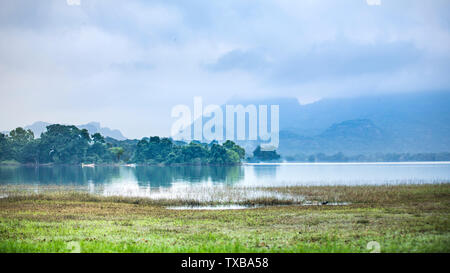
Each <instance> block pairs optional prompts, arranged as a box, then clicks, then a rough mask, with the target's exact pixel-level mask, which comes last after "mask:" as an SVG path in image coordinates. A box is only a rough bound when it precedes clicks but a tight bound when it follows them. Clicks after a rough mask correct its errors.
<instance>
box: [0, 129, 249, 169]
mask: <svg viewBox="0 0 450 273" xmlns="http://www.w3.org/2000/svg"><path fill="white" fill-rule="evenodd" d="M244 157H245V150H244V149H243V148H241V147H240V146H238V145H236V144H235V143H234V142H232V141H226V142H224V143H223V144H219V143H218V142H215V141H213V142H211V143H209V144H206V143H200V142H196V141H192V142H190V143H185V142H181V141H173V140H172V139H170V138H160V137H157V136H154V137H150V138H147V137H146V138H143V139H141V140H139V141H138V140H123V141H119V140H115V139H112V138H105V137H103V136H102V135H101V134H99V133H95V134H93V135H90V134H89V132H88V131H87V130H86V129H79V128H77V127H76V126H68V125H59V124H54V125H49V126H47V130H46V131H45V132H44V133H42V134H41V136H40V138H35V137H34V134H33V132H32V131H31V130H24V129H23V128H20V127H19V128H16V129H14V130H12V131H11V132H10V133H9V135H5V134H0V161H2V162H19V163H25V164H26V163H32V164H45V163H56V164H79V163H100V164H101V163H104V164H108V163H119V162H125V163H141V164H196V165H197V164H198V165H206V164H217V165H229V164H238V163H240V162H241V161H242V160H243V159H244Z"/></svg>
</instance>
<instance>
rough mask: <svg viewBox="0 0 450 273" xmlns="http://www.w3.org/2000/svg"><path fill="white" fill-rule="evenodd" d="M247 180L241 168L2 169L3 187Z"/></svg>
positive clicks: (170, 183)
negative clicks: (12, 185)
mask: <svg viewBox="0 0 450 273" xmlns="http://www.w3.org/2000/svg"><path fill="white" fill-rule="evenodd" d="M243 178H244V168H242V167H241V166H167V167H161V166H137V167H135V168H133V167H117V166H116V167H113V166H101V167H95V168H82V167H79V166H53V167H49V166H40V167H33V166H1V167H0V184H3V185H7V184H40V185H79V186H82V185H88V186H90V187H92V186H95V185H107V184H111V183H117V182H124V183H129V182H133V183H136V184H137V185H138V186H140V187H152V188H153V187H155V188H156V187H171V186H173V184H174V183H180V182H182V183H192V184H194V183H205V182H211V183H220V184H225V185H229V186H231V185H233V184H234V183H236V182H238V181H240V180H242V179H243Z"/></svg>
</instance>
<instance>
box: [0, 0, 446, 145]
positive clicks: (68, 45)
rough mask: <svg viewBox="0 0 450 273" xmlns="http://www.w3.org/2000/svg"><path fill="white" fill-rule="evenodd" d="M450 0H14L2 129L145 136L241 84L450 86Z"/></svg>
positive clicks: (341, 92) (329, 90)
mask: <svg viewBox="0 0 450 273" xmlns="http://www.w3.org/2000/svg"><path fill="white" fill-rule="evenodd" d="M449 6H450V4H449V3H448V1H440V0H436V1H406V0H399V1H383V3H382V5H380V6H376V7H373V6H368V5H367V3H366V2H365V1H361V0H354V1H345V2H342V1H317V0H314V1H313V0H305V1H288V0H280V1H269V0H264V1H258V4H257V5H256V4H255V2H253V1H242V0H235V1H227V2H223V1H201V0H192V1H175V0H171V1H152V2H151V3H149V2H147V1H100V0H90V1H81V4H80V5H79V6H68V5H67V4H66V3H65V1H62V0H61V1H57V0H54V1H45V2H44V1H39V2H38V1H32V2H30V1H22V0H17V1H3V2H1V3H0V96H1V99H0V130H7V129H11V128H12V127H14V126H18V125H26V124H29V123H32V122H34V121H36V120H44V121H49V122H64V123H75V124H80V123H85V122H88V121H91V120H97V121H100V122H102V123H104V124H105V125H107V126H110V127H114V128H119V129H121V130H122V131H123V132H124V134H125V135H127V136H131V137H142V136H144V135H150V134H160V135H169V134H170V126H171V122H172V121H173V120H172V119H171V118H170V110H171V107H172V106H173V105H176V104H180V103H182V104H190V103H192V98H193V97H194V96H203V98H204V101H205V103H207V104H209V103H215V104H221V103H224V102H225V101H226V100H227V99H229V98H231V97H233V96H240V97H246V98H252V97H258V98H260V97H264V96H267V97H275V96H292V97H297V98H299V100H301V101H302V100H303V101H304V102H311V101H313V100H316V99H318V98H321V97H335V96H355V95H361V94H367V93H373V92H396V91H397V92H408V91H416V90H425V89H427V90H432V89H448V87H449V86H450V82H449V80H448V76H447V75H448V73H449V72H450V67H449V63H450V62H449V61H450V32H449V26H450V24H449V21H448V18H447V14H446V12H445V10H448V8H449ZM224 61H226V65H223V63H221V62H224ZM219 64H222V67H221V69H211V68H212V67H214V66H215V65H219ZM321 66H323V69H322V68H321ZM217 67H218V66H217ZM11 113H14V115H11Z"/></svg>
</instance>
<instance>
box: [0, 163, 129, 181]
mask: <svg viewBox="0 0 450 273" xmlns="http://www.w3.org/2000/svg"><path fill="white" fill-rule="evenodd" d="M119 176H120V173H119V168H117V167H99V168H97V167H96V168H81V167H79V166H51V167H45V166H42V167H28V166H21V167H17V168H0V183H13V184H34V183H40V184H43V185H50V184H51V185H64V184H70V185H85V184H87V183H88V182H89V181H92V182H93V183H95V184H103V183H106V182H109V181H111V180H112V179H113V178H117V177H119Z"/></svg>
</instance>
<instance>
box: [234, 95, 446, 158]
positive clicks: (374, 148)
mask: <svg viewBox="0 0 450 273" xmlns="http://www.w3.org/2000/svg"><path fill="white" fill-rule="evenodd" d="M227 104H231V105H236V104H242V105H244V106H245V105H248V104H255V105H261V104H262V105H273V104H278V105H279V106H280V145H279V149H278V150H279V152H280V153H281V154H282V155H283V156H285V155H295V154H299V153H321V152H322V153H337V152H343V153H347V154H355V153H356V154H357V153H377V152H381V153H391V152H396V153H421V152H425V153H426V152H448V151H450V93H449V92H417V93H401V94H400V93H398V94H384V95H371V96H363V97H355V98H330V99H323V100H320V101H317V102H314V103H311V104H306V105H301V104H300V103H299V102H298V100H297V99H296V98H271V99H262V100H238V99H234V100H231V101H229V102H228V103H227ZM269 126H270V125H269ZM247 129H248V127H247ZM239 144H241V145H243V146H245V148H246V150H247V152H251V151H252V149H254V147H256V145H257V143H256V142H251V141H240V142H239Z"/></svg>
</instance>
